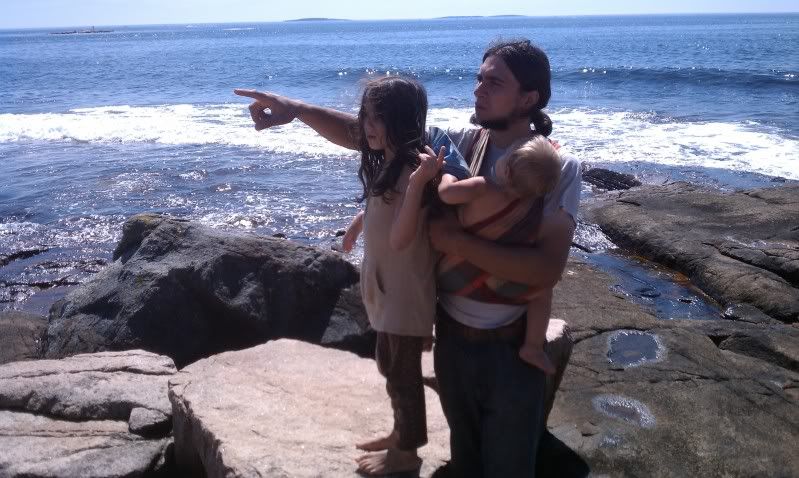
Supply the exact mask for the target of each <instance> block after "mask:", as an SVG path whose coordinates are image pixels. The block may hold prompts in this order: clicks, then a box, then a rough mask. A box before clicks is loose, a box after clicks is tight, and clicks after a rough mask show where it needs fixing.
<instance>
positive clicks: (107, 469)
mask: <svg viewBox="0 0 799 478" xmlns="http://www.w3.org/2000/svg"><path fill="white" fill-rule="evenodd" d="M171 443H172V440H171V438H161V439H157V440H148V439H145V438H142V437H140V436H137V435H134V434H132V433H130V432H129V431H128V425H127V424H126V423H125V422H122V421H113V420H94V421H90V422H73V421H67V420H57V419H53V418H47V417H43V416H38V415H31V414H29V413H22V412H12V411H0V450H2V452H0V476H3V477H4V478H16V477H20V478H22V477H24V478H117V477H119V478H123V477H124V478H129V477H158V476H163V477H168V476H173V475H172V474H171V472H170V470H171V468H170V465H171V462H170V458H169V456H170V451H171Z"/></svg>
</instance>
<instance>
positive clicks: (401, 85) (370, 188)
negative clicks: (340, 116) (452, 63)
mask: <svg viewBox="0 0 799 478" xmlns="http://www.w3.org/2000/svg"><path fill="white" fill-rule="evenodd" d="M367 105H369V106H371V108H372V111H373V112H374V114H375V115H376V116H377V117H378V118H379V119H380V121H382V122H383V123H384V124H385V125H386V143H387V146H388V147H390V148H391V149H393V150H394V160H392V161H391V162H390V163H388V164H386V158H385V153H384V152H383V151H375V150H373V149H371V148H369V142H368V141H367V140H366V132H365V131H364V122H365V121H366V107H367ZM426 119H427V92H426V91H425V89H424V87H423V86H422V85H421V84H419V82H417V81H415V80H413V79H410V78H404V77H398V76H387V77H382V78H379V79H376V80H372V81H370V82H368V83H367V84H366V87H365V88H364V91H363V98H362V99H361V109H360V111H359V112H358V133H359V134H358V137H359V145H360V150H361V167H360V168H359V169H358V179H360V180H361V184H362V185H363V195H362V196H361V197H360V199H359V201H363V200H365V199H366V198H368V197H369V196H382V197H383V200H384V201H386V202H391V200H392V195H393V193H396V192H398V191H397V190H396V185H397V181H398V180H399V178H400V176H401V175H402V172H403V170H404V169H405V166H406V165H407V166H409V167H410V168H411V169H412V170H414V169H416V168H417V167H418V166H419V157H418V155H419V152H420V151H423V150H424V145H425V138H426V127H425V122H426Z"/></svg>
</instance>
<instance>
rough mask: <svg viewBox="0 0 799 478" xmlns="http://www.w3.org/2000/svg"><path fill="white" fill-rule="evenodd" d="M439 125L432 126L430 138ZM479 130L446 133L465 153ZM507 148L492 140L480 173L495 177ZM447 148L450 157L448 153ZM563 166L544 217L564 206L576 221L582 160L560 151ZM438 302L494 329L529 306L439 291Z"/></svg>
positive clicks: (482, 326)
mask: <svg viewBox="0 0 799 478" xmlns="http://www.w3.org/2000/svg"><path fill="white" fill-rule="evenodd" d="M436 130H437V128H432V127H431V128H430V134H431V137H432V136H433V135H434V134H436ZM479 131H480V130H479V129H477V128H467V129H450V130H447V135H448V136H449V138H450V140H451V141H452V146H453V147H454V149H457V150H458V151H460V152H461V153H462V155H465V154H467V153H468V150H469V147H470V146H471V145H472V143H473V142H474V140H475V137H476V135H477V134H478V132H479ZM506 151H507V148H498V147H496V146H494V145H492V144H491V143H490V142H489V145H488V149H487V150H486V154H485V157H484V158H483V164H482V166H481V167H480V175H481V176H486V177H490V178H493V177H494V165H495V164H496V162H497V160H498V159H499V158H500V157H502V155H503V154H505V152H506ZM449 154H450V153H449V151H448V156H449ZM561 159H562V161H563V168H562V169H561V175H560V181H559V182H558V186H557V187H556V188H555V190H554V191H552V192H551V193H549V194H547V195H546V197H545V198H544V220H546V216H548V215H550V214H552V213H554V212H557V211H558V210H560V209H563V210H564V211H566V212H567V213H569V215H570V216H571V217H572V219H573V220H574V221H575V223H576V222H577V209H578V207H579V204H580V189H581V171H580V162H579V160H577V158H575V157H574V156H572V155H570V154H564V153H563V152H561ZM438 301H439V304H441V306H442V307H443V308H444V310H445V311H446V312H447V313H448V314H449V315H450V316H451V317H453V318H454V319H455V320H457V321H458V322H461V323H463V324H466V325H468V326H470V327H475V328H478V329H492V328H496V327H501V326H503V325H506V324H509V323H510V322H513V321H514V320H515V319H517V318H519V317H520V316H521V315H522V314H524V313H525V311H526V310H527V306H526V305H506V304H490V303H486V302H478V301H476V300H472V299H468V298H466V297H461V296H457V295H452V294H443V293H442V294H439V297H438Z"/></svg>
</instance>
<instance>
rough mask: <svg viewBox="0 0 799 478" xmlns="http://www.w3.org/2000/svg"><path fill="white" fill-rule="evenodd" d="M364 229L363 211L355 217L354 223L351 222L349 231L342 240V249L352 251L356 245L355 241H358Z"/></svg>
mask: <svg viewBox="0 0 799 478" xmlns="http://www.w3.org/2000/svg"><path fill="white" fill-rule="evenodd" d="M362 231H363V211H361V212H359V213H358V214H356V215H355V218H353V220H352V223H350V227H348V228H347V232H346V233H344V239H342V241H341V249H342V250H343V251H344V252H350V251H352V248H353V247H355V242H357V241H358V236H360V235H361V232H362Z"/></svg>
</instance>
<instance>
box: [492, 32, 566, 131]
mask: <svg viewBox="0 0 799 478" xmlns="http://www.w3.org/2000/svg"><path fill="white" fill-rule="evenodd" d="M490 56H496V57H499V58H501V59H502V61H504V62H505V64H506V65H508V68H509V69H510V71H511V72H512V73H513V76H514V77H515V78H516V81H518V82H519V84H520V85H521V88H522V91H525V92H527V91H537V92H538V103H537V104H536V105H535V106H534V107H533V108H532V109H531V110H530V113H529V115H530V122H531V123H532V124H533V125H534V126H535V131H536V132H537V133H540V134H543V135H544V136H549V135H550V134H551V133H552V120H550V119H549V115H547V114H546V113H544V112H543V111H541V110H543V109H544V108H546V106H547V104H548V103H549V98H550V97H551V96H552V86H551V80H552V73H551V72H550V68H549V58H547V55H546V53H544V50H542V49H540V48H538V47H537V46H535V45H533V44H532V43H530V40H511V41H499V42H495V43H492V44H491V45H489V47H488V50H486V52H485V54H484V55H483V61H486V59H487V58H488V57H490Z"/></svg>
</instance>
